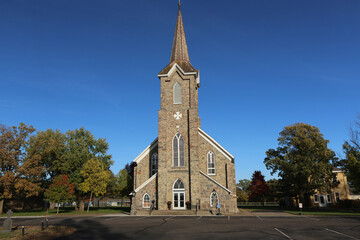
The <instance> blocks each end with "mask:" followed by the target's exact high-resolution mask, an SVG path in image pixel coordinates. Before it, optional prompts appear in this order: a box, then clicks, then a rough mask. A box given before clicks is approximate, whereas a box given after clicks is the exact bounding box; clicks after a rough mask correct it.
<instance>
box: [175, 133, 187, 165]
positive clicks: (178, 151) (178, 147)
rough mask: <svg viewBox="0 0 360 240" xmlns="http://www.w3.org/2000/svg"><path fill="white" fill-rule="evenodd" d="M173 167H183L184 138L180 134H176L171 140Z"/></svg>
mask: <svg viewBox="0 0 360 240" xmlns="http://www.w3.org/2000/svg"><path fill="white" fill-rule="evenodd" d="M173 166H174V167H184V166H185V154H184V138H183V137H182V136H181V134H180V133H176V134H175V136H174V139H173Z"/></svg>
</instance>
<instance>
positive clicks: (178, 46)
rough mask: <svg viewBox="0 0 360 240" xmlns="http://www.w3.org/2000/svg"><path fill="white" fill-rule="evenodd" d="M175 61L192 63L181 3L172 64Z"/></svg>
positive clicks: (171, 59) (171, 58) (172, 52)
mask: <svg viewBox="0 0 360 240" xmlns="http://www.w3.org/2000/svg"><path fill="white" fill-rule="evenodd" d="M174 61H186V62H190V59H189V52H188V48H187V44H186V37H185V31H184V24H183V20H182V15H181V3H180V2H179V11H178V16H177V21H176V27H175V34H174V41H173V46H172V51H171V57H170V63H172V62H174Z"/></svg>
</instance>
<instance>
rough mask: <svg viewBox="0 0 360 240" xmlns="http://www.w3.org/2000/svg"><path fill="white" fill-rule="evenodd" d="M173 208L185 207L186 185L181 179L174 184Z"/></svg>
mask: <svg viewBox="0 0 360 240" xmlns="http://www.w3.org/2000/svg"><path fill="white" fill-rule="evenodd" d="M173 209H174V210H176V209H185V186H184V183H183V182H182V181H181V180H180V179H178V180H176V181H175V183H174V185H173Z"/></svg>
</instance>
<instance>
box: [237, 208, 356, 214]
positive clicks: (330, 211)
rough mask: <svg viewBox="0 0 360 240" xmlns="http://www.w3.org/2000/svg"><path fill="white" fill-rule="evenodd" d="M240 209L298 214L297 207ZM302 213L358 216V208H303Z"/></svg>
mask: <svg viewBox="0 0 360 240" xmlns="http://www.w3.org/2000/svg"><path fill="white" fill-rule="evenodd" d="M240 209H246V210H248V211H250V212H256V211H264V210H265V211H266V210H270V211H279V212H286V213H290V214H294V215H300V210H299V209H286V208H281V207H260V206H257V207H255V206H254V207H242V208H240ZM303 215H318V216H321V215H324V216H360V209H355V211H349V210H348V209H328V208H327V209H316V208H314V209H305V211H304V210H303Z"/></svg>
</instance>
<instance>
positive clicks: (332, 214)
mask: <svg viewBox="0 0 360 240" xmlns="http://www.w3.org/2000/svg"><path fill="white" fill-rule="evenodd" d="M284 212H286V213H290V214H294V215H300V211H284ZM303 215H317V216H321V215H323V216H360V212H339V211H335V210H334V211H303Z"/></svg>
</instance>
